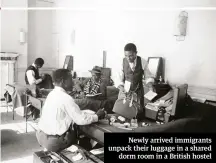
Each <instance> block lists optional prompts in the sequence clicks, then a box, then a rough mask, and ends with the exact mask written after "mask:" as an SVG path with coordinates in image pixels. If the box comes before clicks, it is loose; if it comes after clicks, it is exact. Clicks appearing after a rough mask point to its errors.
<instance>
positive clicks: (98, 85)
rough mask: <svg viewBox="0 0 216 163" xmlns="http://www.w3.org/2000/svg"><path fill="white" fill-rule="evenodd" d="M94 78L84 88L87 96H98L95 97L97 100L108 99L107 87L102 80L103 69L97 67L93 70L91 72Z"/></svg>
mask: <svg viewBox="0 0 216 163" xmlns="http://www.w3.org/2000/svg"><path fill="white" fill-rule="evenodd" d="M90 72H91V74H92V77H91V79H89V81H88V82H87V84H86V85H85V87H84V94H85V95H87V96H88V95H92V96H94V95H97V94H99V95H97V96H95V97H96V98H97V99H105V98H106V85H105V84H104V83H103V80H102V79H101V69H100V68H99V67H98V66H95V67H94V68H93V69H92V70H90Z"/></svg>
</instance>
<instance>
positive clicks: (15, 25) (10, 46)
mask: <svg viewBox="0 0 216 163" xmlns="http://www.w3.org/2000/svg"><path fill="white" fill-rule="evenodd" d="M1 6H2V7H22V8H26V7H27V6H28V3H27V0H16V1H14V0H2V1H1ZM27 21H28V13H27V10H1V51H2V52H15V53H18V54H20V56H19V57H18V62H17V68H18V69H17V70H18V72H17V73H18V76H17V78H16V81H19V82H22V81H23V78H24V73H23V72H22V71H20V70H22V69H23V68H26V66H27V48H28V44H27V43H24V44H20V42H19V32H20V30H23V31H24V32H26V33H27V32H28V24H27Z"/></svg>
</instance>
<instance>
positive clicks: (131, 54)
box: [124, 43, 137, 62]
mask: <svg viewBox="0 0 216 163" xmlns="http://www.w3.org/2000/svg"><path fill="white" fill-rule="evenodd" d="M124 53H125V58H127V60H128V61H129V62H134V60H135V59H136V57H137V48H136V45H135V44H133V43H128V44H127V45H125V47H124Z"/></svg>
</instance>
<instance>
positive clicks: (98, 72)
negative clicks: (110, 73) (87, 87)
mask: <svg viewBox="0 0 216 163" xmlns="http://www.w3.org/2000/svg"><path fill="white" fill-rule="evenodd" d="M90 72H91V74H92V79H93V80H94V81H96V82H98V81H99V79H100V77H101V69H100V67H98V66H95V67H94V68H93V69H92V70H90Z"/></svg>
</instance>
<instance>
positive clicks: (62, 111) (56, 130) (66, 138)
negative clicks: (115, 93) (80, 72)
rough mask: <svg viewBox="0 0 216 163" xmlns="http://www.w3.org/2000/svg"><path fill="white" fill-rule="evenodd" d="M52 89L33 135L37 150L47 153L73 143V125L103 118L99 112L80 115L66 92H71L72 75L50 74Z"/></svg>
mask: <svg viewBox="0 0 216 163" xmlns="http://www.w3.org/2000/svg"><path fill="white" fill-rule="evenodd" d="M53 77H54V83H55V88H54V89H53V90H52V91H51V92H50V93H49V95H48V96H47V99H46V101H45V104H44V106H43V109H42V116H41V118H40V121H39V125H38V128H39V130H38V131H37V133H36V136H37V140H38V142H39V144H40V145H41V146H43V147H44V148H46V149H47V150H49V151H54V152H57V151H60V150H63V149H65V148H67V147H69V146H71V145H72V144H76V143H77V138H76V131H75V128H74V124H77V125H87V124H91V123H93V122H97V121H98V120H99V119H102V118H104V116H105V112H104V111H103V110H102V109H99V110H98V111H97V113H96V114H92V113H87V112H84V111H81V110H80V108H79V106H78V105H77V104H76V103H75V101H74V99H73V98H72V97H71V96H70V95H69V94H67V92H66V91H70V90H71V89H72V85H73V82H72V75H71V73H70V71H69V70H67V69H58V70H56V71H55V72H54V74H53Z"/></svg>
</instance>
